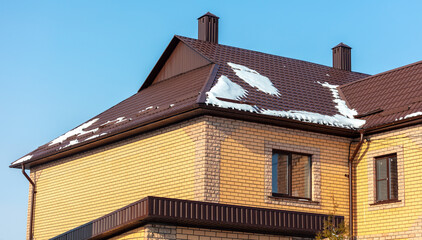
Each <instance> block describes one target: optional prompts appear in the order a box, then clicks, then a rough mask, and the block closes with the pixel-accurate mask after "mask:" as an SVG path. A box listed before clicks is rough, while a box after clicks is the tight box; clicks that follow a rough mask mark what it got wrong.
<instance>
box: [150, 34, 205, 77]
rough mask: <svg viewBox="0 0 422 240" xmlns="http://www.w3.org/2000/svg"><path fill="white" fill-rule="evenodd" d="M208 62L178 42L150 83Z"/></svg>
mask: <svg viewBox="0 0 422 240" xmlns="http://www.w3.org/2000/svg"><path fill="white" fill-rule="evenodd" d="M209 63H210V62H209V61H208V60H207V59H205V58H204V57H202V56H201V55H199V54H198V53H196V52H195V51H193V50H192V49H190V48H189V47H188V46H186V44H184V43H182V42H179V44H177V46H176V48H175V49H174V51H173V53H172V54H171V55H170V57H169V58H168V59H167V61H166V63H165V64H164V66H163V68H162V69H161V71H160V72H159V73H158V75H157V77H156V78H155V79H154V81H153V83H152V84H154V83H157V82H160V81H162V80H165V79H168V78H171V77H174V76H176V75H178V74H181V73H184V72H188V71H190V70H193V69H196V68H199V67H203V66H205V65H207V64H209Z"/></svg>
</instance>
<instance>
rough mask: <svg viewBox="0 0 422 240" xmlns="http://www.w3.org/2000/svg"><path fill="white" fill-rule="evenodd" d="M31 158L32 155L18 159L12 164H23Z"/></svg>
mask: <svg viewBox="0 0 422 240" xmlns="http://www.w3.org/2000/svg"><path fill="white" fill-rule="evenodd" d="M31 158H32V155H26V156H25V157H22V158H19V159H18V160H16V161H14V162H12V164H18V163H23V162H26V161H28V160H29V159H31Z"/></svg>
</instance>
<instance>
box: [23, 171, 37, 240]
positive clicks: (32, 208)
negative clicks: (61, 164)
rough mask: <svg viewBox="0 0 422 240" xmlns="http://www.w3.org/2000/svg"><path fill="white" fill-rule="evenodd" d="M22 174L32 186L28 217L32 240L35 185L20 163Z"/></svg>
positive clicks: (30, 238) (30, 239)
mask: <svg viewBox="0 0 422 240" xmlns="http://www.w3.org/2000/svg"><path fill="white" fill-rule="evenodd" d="M22 174H23V175H24V176H25V177H26V179H28V181H29V183H30V184H31V185H32V196H31V210H30V211H31V213H30V217H29V240H32V239H33V238H34V236H33V227H34V226H33V225H34V203H35V193H36V192H37V191H36V190H35V183H34V181H32V179H31V178H30V177H29V176H28V174H26V172H25V165H24V164H23V163H22Z"/></svg>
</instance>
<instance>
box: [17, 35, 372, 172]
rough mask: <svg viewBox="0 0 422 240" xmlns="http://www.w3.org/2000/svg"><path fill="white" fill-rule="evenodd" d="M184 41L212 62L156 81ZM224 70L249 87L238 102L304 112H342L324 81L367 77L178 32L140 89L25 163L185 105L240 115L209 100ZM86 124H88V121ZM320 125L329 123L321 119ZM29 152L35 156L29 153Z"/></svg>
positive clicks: (168, 114) (172, 112) (167, 115)
mask: <svg viewBox="0 0 422 240" xmlns="http://www.w3.org/2000/svg"><path fill="white" fill-rule="evenodd" d="M180 42H183V43H185V44H186V45H187V46H189V47H190V48H191V49H193V50H194V51H195V52H197V53H198V54H200V55H201V56H203V57H204V58H206V59H208V60H209V61H210V62H211V63H210V64H208V65H206V66H204V67H200V68H197V69H194V70H191V71H189V72H186V73H183V74H180V75H177V76H174V77H171V78H169V79H167V80H162V81H159V82H156V83H153V80H154V78H155V77H156V76H157V74H158V73H159V72H160V69H161V67H163V66H164V64H165V63H166V60H167V59H168V58H169V56H170V55H171V53H172V52H173V50H174V49H175V48H176V46H177V44H178V43H180ZM228 63H235V64H240V65H243V66H246V67H248V68H250V69H253V70H255V71H257V72H258V73H259V74H261V75H263V76H266V77H268V78H269V79H270V80H271V82H272V83H273V85H274V87H275V88H277V89H278V91H279V92H280V96H273V95H269V94H267V93H264V92H262V91H258V90H257V89H256V88H254V87H251V85H249V84H247V83H246V82H245V81H243V80H242V79H240V78H239V77H238V76H237V75H236V74H235V72H234V71H233V69H232V68H231V67H230V66H229V65H228ZM222 75H225V76H227V77H228V78H229V79H230V80H231V81H232V82H234V83H237V84H238V85H240V86H241V87H242V88H243V89H245V90H247V91H248V94H247V97H246V98H243V99H241V100H240V102H241V103H246V104H249V105H253V106H255V108H256V109H261V110H262V109H269V110H276V111H289V110H295V111H306V112H311V113H318V114H322V115H327V116H333V115H335V114H339V111H338V109H337V108H336V105H335V103H334V102H333V100H334V98H333V95H332V92H331V91H330V90H329V89H327V88H326V87H322V86H321V83H325V82H327V83H329V84H332V85H341V84H346V83H350V82H353V81H356V80H358V79H362V78H364V77H367V76H368V75H366V74H362V73H356V72H350V71H343V70H338V69H334V68H332V67H328V66H323V65H319V64H315V63H310V62H306V61H300V60H296V59H291V58H285V57H280V56H275V55H270V54H265V53H261V52H255V51H251V50H246V49H240V48H235V47H230V46H225V45H220V44H212V43H209V42H206V41H200V40H196V39H191V38H186V37H180V36H175V37H174V38H173V39H172V41H171V42H170V44H169V46H168V47H167V48H166V50H165V51H164V53H163V55H162V56H161V58H160V59H159V61H158V62H157V64H156V66H155V67H154V68H153V70H152V71H151V73H150V75H149V76H148V78H147V79H146V81H145V82H144V84H143V85H142V87H141V88H140V90H139V92H138V93H136V94H135V95H133V96H131V97H129V98H128V99H126V100H124V101H122V102H121V103H119V104H117V105H115V106H113V107H112V108H110V109H108V110H106V111H105V112H103V113H101V114H99V115H97V116H96V117H94V118H92V119H91V120H90V121H87V122H86V123H85V124H82V125H81V126H80V127H78V128H76V130H79V132H78V131H73V133H77V134H70V133H68V135H67V136H65V137H63V139H64V140H63V141H62V142H60V143H56V144H52V143H51V142H50V143H47V144H45V145H43V146H41V147H39V148H38V149H36V150H34V151H33V152H31V153H29V154H28V155H26V157H25V158H24V159H25V161H24V162H25V163H26V164H27V163H35V162H36V161H38V160H40V159H44V160H45V159H47V158H48V159H49V160H53V158H54V157H53V156H57V157H58V156H61V157H63V156H64V155H63V154H62V155H60V154H61V153H63V152H68V153H70V152H71V151H72V153H75V152H77V151H79V150H80V149H82V148H79V147H80V146H85V145H88V144H91V143H94V142H95V143H96V144H97V145H96V146H98V143H101V144H103V143H105V141H103V142H101V141H99V140H101V139H106V138H108V137H110V136H113V135H115V134H117V133H121V132H125V131H128V130H130V129H133V128H136V127H139V126H141V125H143V124H146V123H150V122H154V121H157V120H159V119H163V118H170V117H172V116H174V115H175V114H179V113H180V112H181V111H182V110H183V109H192V108H198V107H199V108H204V109H208V110H209V109H210V108H213V109H215V110H218V111H222V112H233V113H236V114H239V111H238V110H235V109H224V111H223V109H221V108H219V107H214V106H211V105H206V104H205V102H206V99H207V94H206V93H207V92H208V91H209V90H210V89H211V88H212V87H213V86H215V84H216V82H217V79H218V78H219V77H220V76H222ZM223 100H224V99H223ZM226 100H227V99H226ZM228 101H231V100H230V99H229V100H228ZM208 112H209V111H208ZM214 112H215V111H214ZM359 113H360V112H359ZM245 114H246V113H245ZM253 114H255V115H259V114H256V113H253ZM259 117H262V118H269V119H270V120H271V121H274V120H273V118H274V117H272V119H271V117H270V116H262V115H259ZM96 119H97V120H96ZM278 119H280V120H282V119H283V118H281V117H278ZM292 120H293V121H296V119H287V118H284V120H283V121H287V122H291V121H292ZM296 122H298V124H302V125H304V126H306V125H307V124H308V127H309V123H301V122H299V121H296ZM87 123H88V125H86V124H87ZM91 123H92V124H91ZM289 124H290V123H289ZM312 124H314V125H318V124H315V123H312ZM312 124H311V125H312ZM320 124H325V123H324V122H321V123H320ZM289 126H290V125H289ZM320 126H321V125H320ZM94 130H95V131H94ZM335 131H336V130H335ZM82 133H84V134H82ZM125 136H128V135H125ZM55 142H58V141H57V140H56V141H55ZM91 145H92V144H91ZM70 150H71V151H70ZM29 156H31V157H30V158H29ZM20 164H21V161H19V160H18V161H15V162H14V163H12V165H11V167H19V166H20ZM29 165H30V164H29Z"/></svg>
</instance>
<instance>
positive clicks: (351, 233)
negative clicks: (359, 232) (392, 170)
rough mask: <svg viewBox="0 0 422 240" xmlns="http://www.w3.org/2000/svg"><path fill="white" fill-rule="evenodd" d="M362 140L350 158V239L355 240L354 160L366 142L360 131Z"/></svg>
mask: <svg viewBox="0 0 422 240" xmlns="http://www.w3.org/2000/svg"><path fill="white" fill-rule="evenodd" d="M359 132H360V140H359V142H358V145H357V146H356V148H355V151H354V152H353V154H352V156H351V157H349V159H348V160H349V161H348V162H349V228H350V229H349V233H350V239H353V174H352V168H353V160H354V159H355V157H356V155H357V153H358V152H359V150H360V149H361V147H362V143H363V141H364V138H363V135H364V133H365V131H364V130H360V131H359ZM353 142H354V141H353V140H352V141H350V145H349V156H350V147H351V145H352V143H353Z"/></svg>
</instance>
